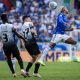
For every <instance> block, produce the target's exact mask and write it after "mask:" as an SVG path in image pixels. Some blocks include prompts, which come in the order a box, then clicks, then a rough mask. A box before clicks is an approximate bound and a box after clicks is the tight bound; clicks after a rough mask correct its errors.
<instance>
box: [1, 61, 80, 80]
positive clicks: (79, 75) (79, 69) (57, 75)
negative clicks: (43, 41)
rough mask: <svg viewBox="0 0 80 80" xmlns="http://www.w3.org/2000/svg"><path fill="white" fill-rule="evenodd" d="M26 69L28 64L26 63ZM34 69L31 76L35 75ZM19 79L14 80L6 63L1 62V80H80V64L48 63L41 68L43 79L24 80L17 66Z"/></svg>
mask: <svg viewBox="0 0 80 80" xmlns="http://www.w3.org/2000/svg"><path fill="white" fill-rule="evenodd" d="M24 64H25V67H26V64H27V63H24ZM33 68H34V66H33V67H32V68H31V70H30V74H31V75H32V73H33ZM16 72H17V75H18V76H17V77H16V78H15V79H14V78H13V77H12V75H11V72H10V70H9V68H8V66H7V64H6V62H0V80H80V63H76V62H70V63H46V66H44V67H43V66H41V67H40V70H39V72H40V74H41V75H42V78H36V77H33V76H31V77H27V78H23V77H22V76H21V75H20V74H19V73H20V69H19V66H18V65H16Z"/></svg>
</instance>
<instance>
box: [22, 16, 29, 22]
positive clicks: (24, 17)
mask: <svg viewBox="0 0 80 80" xmlns="http://www.w3.org/2000/svg"><path fill="white" fill-rule="evenodd" d="M26 18H30V16H23V18H22V20H23V22H24V20H25V19H26Z"/></svg>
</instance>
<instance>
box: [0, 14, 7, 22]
mask: <svg viewBox="0 0 80 80" xmlns="http://www.w3.org/2000/svg"><path fill="white" fill-rule="evenodd" d="M1 20H2V22H3V23H6V22H8V19H7V14H2V15H1Z"/></svg>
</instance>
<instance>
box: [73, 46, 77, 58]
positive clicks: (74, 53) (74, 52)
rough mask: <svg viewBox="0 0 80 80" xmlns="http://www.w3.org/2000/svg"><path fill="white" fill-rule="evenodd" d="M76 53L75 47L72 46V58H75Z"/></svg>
mask: <svg viewBox="0 0 80 80" xmlns="http://www.w3.org/2000/svg"><path fill="white" fill-rule="evenodd" d="M76 52H77V45H73V54H72V57H73V58H76Z"/></svg>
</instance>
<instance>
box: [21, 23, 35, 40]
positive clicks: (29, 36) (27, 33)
mask: <svg viewBox="0 0 80 80" xmlns="http://www.w3.org/2000/svg"><path fill="white" fill-rule="evenodd" d="M32 28H33V23H32V22H25V23H24V24H23V26H22V32H23V35H24V38H25V39H26V40H28V41H31V40H33V39H34V37H33V35H32V32H31V29H32Z"/></svg>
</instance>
